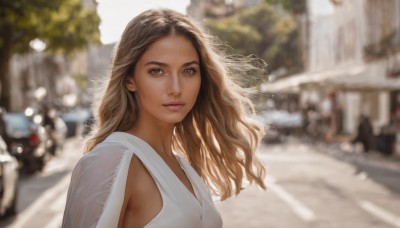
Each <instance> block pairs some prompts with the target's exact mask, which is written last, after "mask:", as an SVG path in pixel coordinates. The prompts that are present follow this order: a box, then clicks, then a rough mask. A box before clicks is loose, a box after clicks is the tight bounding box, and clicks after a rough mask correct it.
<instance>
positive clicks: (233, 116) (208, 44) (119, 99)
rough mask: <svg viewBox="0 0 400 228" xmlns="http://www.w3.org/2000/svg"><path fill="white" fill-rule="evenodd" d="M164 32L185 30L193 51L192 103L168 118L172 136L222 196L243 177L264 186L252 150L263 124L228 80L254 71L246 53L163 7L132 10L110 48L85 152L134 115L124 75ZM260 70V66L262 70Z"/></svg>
mask: <svg viewBox="0 0 400 228" xmlns="http://www.w3.org/2000/svg"><path fill="white" fill-rule="evenodd" d="M171 33H175V34H178V35H183V36H185V37H187V38H188V39H189V40H190V41H191V42H192V44H193V46H194V47H195V49H196V51H197V53H198V55H199V59H200V71H201V87H200V91H199V94H198V98H197V101H196V103H195V105H194V107H193V109H192V110H191V111H190V112H189V113H188V114H187V116H186V117H185V118H184V119H183V120H182V121H181V122H180V123H176V124H175V128H174V134H173V144H172V145H171V146H172V148H173V149H174V150H175V151H179V152H180V153H182V154H183V155H184V156H185V157H186V158H187V159H188V160H189V162H190V163H191V165H192V166H193V168H194V169H195V170H196V171H197V173H198V174H199V175H200V177H202V178H203V180H204V181H205V183H206V184H207V185H208V187H209V188H210V190H211V191H212V192H213V193H214V194H215V195H218V196H220V197H221V200H224V199H226V198H228V197H230V196H232V195H233V194H238V193H239V192H240V191H241V190H242V189H243V184H242V181H243V179H244V178H245V177H246V179H247V180H248V181H249V182H250V183H251V182H255V183H256V184H257V185H259V186H261V187H262V188H264V189H265V185H264V182H263V179H264V176H265V168H264V166H263V165H262V163H261V162H260V161H259V160H258V159H257V157H256V156H255V151H256V149H257V147H258V145H259V142H260V139H261V137H262V135H263V134H264V128H263V125H261V124H260V123H258V122H256V121H255V120H253V118H251V115H252V114H254V108H253V105H252V103H251V100H250V99H249V97H248V95H249V93H248V92H249V91H248V89H244V88H242V87H241V86H239V83H238V82H237V81H236V80H235V78H236V79H239V80H243V79H246V77H247V78H248V77H252V75H250V74H249V72H252V74H254V72H259V71H258V70H257V69H259V68H258V67H256V66H255V65H254V64H250V62H251V61H250V59H248V58H244V57H243V58H237V57H232V56H228V55H225V54H222V53H223V52H221V48H220V47H221V45H219V44H218V42H216V39H215V38H214V37H212V36H210V35H208V34H207V33H206V32H205V31H204V30H203V28H202V26H200V25H199V24H197V23H196V22H195V21H194V20H192V19H190V18H189V17H187V16H185V15H182V14H180V13H178V12H175V11H173V10H168V9H160V10H148V11H145V12H143V13H141V14H140V15H138V16H136V17H135V18H133V19H132V20H131V21H130V22H129V24H128V25H127V27H126V29H125V31H124V32H123V34H122V37H121V40H120V42H119V44H118V47H117V49H116V50H115V51H114V56H113V61H112V65H111V69H110V71H109V73H108V77H107V79H106V80H104V84H103V85H104V86H103V87H99V88H100V91H99V92H100V93H98V96H97V98H96V97H95V99H94V100H95V101H94V104H93V108H94V113H95V119H96V121H95V128H94V130H93V131H92V133H91V134H90V136H89V137H88V139H87V142H86V147H85V152H89V151H90V150H92V149H93V148H94V147H95V146H96V145H97V144H99V143H100V142H102V141H103V140H104V139H105V138H106V137H107V136H108V135H110V134H111V133H112V132H115V131H123V132H125V131H128V130H129V129H130V128H131V127H132V126H133V125H134V124H135V121H136V119H137V116H138V105H137V101H136V100H135V97H134V95H133V94H132V93H131V92H130V91H128V89H127V88H126V79H127V78H128V77H129V76H130V75H131V74H132V72H133V71H134V68H135V65H136V63H137V62H138V61H139V59H140V58H141V56H142V55H143V54H144V52H145V51H146V49H147V48H148V47H149V46H150V45H151V44H153V43H154V42H155V41H157V40H158V39H160V38H162V37H165V36H168V35H170V34H171ZM261 72H263V71H262V70H261ZM253 76H254V75H253Z"/></svg>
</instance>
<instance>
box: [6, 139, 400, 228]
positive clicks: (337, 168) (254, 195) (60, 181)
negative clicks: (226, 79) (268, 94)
mask: <svg viewBox="0 0 400 228" xmlns="http://www.w3.org/2000/svg"><path fill="white" fill-rule="evenodd" d="M81 148H82V143H81V142H80V139H77V138H72V139H69V140H68V141H67V143H66V146H65V150H64V151H63V153H62V154H60V155H58V157H55V158H53V159H52V160H50V161H49V162H48V164H47V165H46V167H45V169H44V170H43V172H41V173H39V174H36V175H34V176H31V177H22V178H21V180H20V192H19V199H18V207H17V211H18V214H17V216H16V217H15V218H11V219H8V220H4V221H1V222H0V227H10V228H11V227H12V228H22V227H33V228H36V227H38V228H39V227H40V228H46V227H49V228H50V227H51V228H54V227H60V224H61V220H62V215H63V210H64V206H65V197H66V194H67V187H68V184H69V178H70V172H71V171H72V169H73V167H74V165H75V164H76V162H77V160H78V159H79V157H80V156H81V154H82V149H81ZM258 155H259V157H260V158H261V160H262V161H263V162H264V163H265V164H266V167H267V170H268V175H267V178H266V183H267V185H268V190H267V191H263V190H260V189H256V188H254V187H247V188H246V189H245V190H244V191H243V193H242V194H241V195H240V196H238V197H234V198H232V199H229V200H227V201H225V202H217V207H218V208H219V209H220V211H221V214H222V217H223V220H224V227H238V228H239V227H240V228H241V227H269V228H270V227H272V228H273V227H296V228H297V227H300V228H302V227H321V228H322V227H323V228H329V227H332V228H346V227H349V228H368V227H374V228H375V227H379V228H381V227H382V228H386V227H387V228H390V227H400V179H399V178H400V162H399V161H395V160H393V159H388V158H384V157H380V156H378V155H374V154H368V156H366V155H364V154H355V153H347V152H343V151H341V150H339V148H336V147H333V146H326V145H312V144H306V143H302V142H300V140H298V139H296V138H288V139H287V140H285V143H283V144H263V145H262V146H261V147H260V149H259V151H258Z"/></svg>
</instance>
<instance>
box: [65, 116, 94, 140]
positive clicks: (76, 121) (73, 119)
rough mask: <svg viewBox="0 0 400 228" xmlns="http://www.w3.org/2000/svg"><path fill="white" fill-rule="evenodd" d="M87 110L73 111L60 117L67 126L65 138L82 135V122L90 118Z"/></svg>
mask: <svg viewBox="0 0 400 228" xmlns="http://www.w3.org/2000/svg"><path fill="white" fill-rule="evenodd" d="M90 115H91V114H90V110H88V109H73V110H70V111H68V112H65V113H63V114H62V115H61V118H62V119H63V120H64V122H65V124H66V125H67V137H74V136H77V135H82V133H83V131H84V122H85V121H86V120H87V119H88V118H89V117H90Z"/></svg>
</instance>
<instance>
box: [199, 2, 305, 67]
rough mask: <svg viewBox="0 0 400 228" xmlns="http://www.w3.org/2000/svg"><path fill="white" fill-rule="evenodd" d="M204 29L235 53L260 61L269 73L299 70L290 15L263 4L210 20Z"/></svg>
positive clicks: (295, 27)
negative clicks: (230, 47) (266, 66)
mask: <svg viewBox="0 0 400 228" xmlns="http://www.w3.org/2000/svg"><path fill="white" fill-rule="evenodd" d="M206 26H207V28H208V29H210V31H211V33H213V34H214V35H216V36H218V37H219V38H221V39H222V40H224V41H225V42H227V43H228V44H229V45H230V46H232V47H233V48H234V49H235V50H237V52H238V53H240V54H243V55H251V54H254V55H256V56H258V57H259V58H262V59H264V60H265V61H266V63H267V64H268V70H269V71H270V72H273V71H275V70H278V69H285V70H284V71H285V72H287V73H294V72H299V71H301V70H302V61H301V51H300V45H299V36H298V29H297V26H296V22H295V20H294V18H293V16H292V15H291V14H289V13H288V12H287V11H285V10H279V9H277V8H276V7H274V6H272V5H268V4H266V3H264V4H261V5H258V6H255V7H252V8H248V9H244V10H241V11H238V12H237V13H236V14H234V15H233V16H231V17H227V18H223V19H218V20H213V19H210V20H208V21H207V23H206Z"/></svg>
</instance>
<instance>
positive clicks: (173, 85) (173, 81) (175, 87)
mask: <svg viewBox="0 0 400 228" xmlns="http://www.w3.org/2000/svg"><path fill="white" fill-rule="evenodd" d="M168 93H169V94H170V95H174V96H178V95H180V94H181V93H182V85H181V80H180V78H179V75H178V74H177V73H173V74H171V77H170V79H169V88H168Z"/></svg>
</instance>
